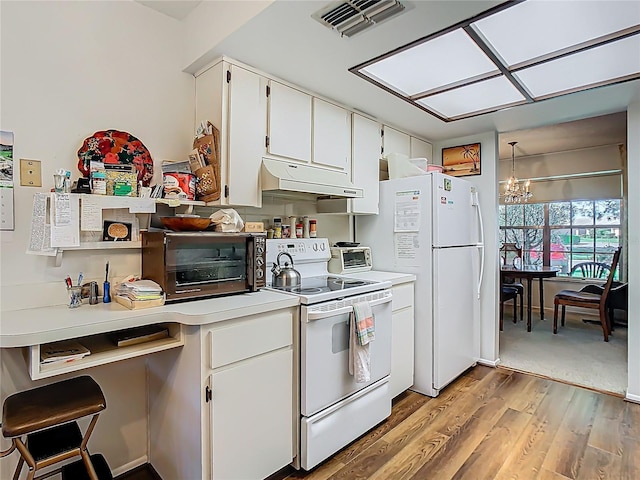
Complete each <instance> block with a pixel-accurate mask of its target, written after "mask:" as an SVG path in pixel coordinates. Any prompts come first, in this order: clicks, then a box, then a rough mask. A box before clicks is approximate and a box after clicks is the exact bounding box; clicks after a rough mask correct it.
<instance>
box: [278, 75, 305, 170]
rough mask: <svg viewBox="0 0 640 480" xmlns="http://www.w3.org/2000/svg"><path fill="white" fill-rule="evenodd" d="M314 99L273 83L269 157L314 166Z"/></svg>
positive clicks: (280, 84)
mask: <svg viewBox="0 0 640 480" xmlns="http://www.w3.org/2000/svg"><path fill="white" fill-rule="evenodd" d="M311 99H312V97H311V95H309V94H307V93H304V92H301V91H299V90H296V89H294V88H291V87H289V86H287V85H284V84H282V83H278V82H275V81H273V80H271V81H270V82H269V109H268V110H269V123H268V130H269V133H268V142H267V143H268V146H267V151H268V154H269V155H272V156H275V157H276V158H277V157H285V158H287V159H293V160H298V161H301V162H305V163H310V162H311V121H312V100H311Z"/></svg>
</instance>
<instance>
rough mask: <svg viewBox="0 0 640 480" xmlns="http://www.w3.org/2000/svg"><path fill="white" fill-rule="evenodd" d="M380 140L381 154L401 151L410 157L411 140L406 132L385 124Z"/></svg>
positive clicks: (385, 154)
mask: <svg viewBox="0 0 640 480" xmlns="http://www.w3.org/2000/svg"><path fill="white" fill-rule="evenodd" d="M382 142H383V144H382V147H383V153H382V154H383V155H384V156H385V157H386V156H387V155H389V154H390V153H401V154H402V155H406V156H407V157H411V140H410V136H409V135H408V134H406V133H402V132H400V131H398V130H395V129H393V128H391V127H387V126H386V125H385V126H384V135H383V137H382Z"/></svg>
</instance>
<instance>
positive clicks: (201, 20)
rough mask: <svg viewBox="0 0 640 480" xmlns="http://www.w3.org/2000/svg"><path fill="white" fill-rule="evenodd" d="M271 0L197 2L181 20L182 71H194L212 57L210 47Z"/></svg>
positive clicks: (269, 3)
mask: <svg viewBox="0 0 640 480" xmlns="http://www.w3.org/2000/svg"><path fill="white" fill-rule="evenodd" d="M271 3H273V0H256V1H254V0H243V1H238V0H229V1H220V0H217V1H215V2H212V1H206V0H205V1H204V2H202V3H200V5H198V6H197V7H196V8H195V9H194V10H193V11H192V12H191V13H190V14H189V15H188V16H187V18H185V19H184V21H183V22H182V24H183V28H184V38H185V52H184V55H183V58H184V67H185V69H186V70H185V71H188V72H191V73H196V72H197V71H198V70H200V69H201V68H203V67H204V66H205V65H206V64H207V63H209V62H211V61H212V60H214V59H215V58H216V57H217V56H218V55H217V54H214V53H212V50H213V47H215V45H217V44H218V43H220V42H221V41H222V40H223V39H224V38H226V37H227V36H228V35H230V34H231V33H233V32H234V31H235V30H236V29H238V28H239V27H240V26H242V25H243V24H245V23H246V22H247V21H249V20H250V19H251V18H253V17H254V16H255V15H257V14H258V13H260V12H261V11H262V10H264V9H265V8H267V7H268V6H269V5H271ZM256 41H259V40H256Z"/></svg>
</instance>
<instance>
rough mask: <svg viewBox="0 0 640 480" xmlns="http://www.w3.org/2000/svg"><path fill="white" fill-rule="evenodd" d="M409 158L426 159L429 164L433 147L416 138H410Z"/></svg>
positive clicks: (431, 159)
mask: <svg viewBox="0 0 640 480" xmlns="http://www.w3.org/2000/svg"><path fill="white" fill-rule="evenodd" d="M410 157H411V158H426V159H427V160H428V161H429V163H431V162H432V161H433V146H432V145H431V144H430V143H428V142H425V141H424V140H420V139H419V138H416V137H411V155H410Z"/></svg>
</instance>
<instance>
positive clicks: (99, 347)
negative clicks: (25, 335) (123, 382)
mask: <svg viewBox="0 0 640 480" xmlns="http://www.w3.org/2000/svg"><path fill="white" fill-rule="evenodd" d="M158 325H160V326H163V327H166V328H167V329H168V330H169V336H168V337H166V338H162V339H159V340H151V341H148V342H144V343H138V344H136V345H131V346H127V347H117V346H116V345H115V344H114V343H113V342H112V340H111V339H110V338H109V335H110V333H112V332H109V333H102V334H98V335H90V336H87V337H79V338H74V339H70V340H75V341H77V342H79V343H81V344H82V345H83V346H85V347H86V348H88V349H89V350H90V351H91V354H89V355H87V356H86V357H84V358H81V359H78V360H73V361H69V362H64V361H61V362H53V363H48V364H41V363H40V347H41V345H32V346H30V347H25V348H24V353H25V360H26V361H27V364H28V367H29V375H30V376H31V379H32V380H38V379H41V378H48V377H53V376H55V375H61V374H63V373H69V372H75V371H78V370H83V369H85V368H89V367H95V366H98V365H104V364H107V363H113V362H118V361H120V360H126V359H128V358H134V357H139V356H142V355H149V354H150V353H155V352H161V351H163V350H168V349H171V348H177V347H181V346H183V345H184V337H183V335H182V325H181V324H179V323H160V324H158ZM66 341H68V340H65V342H66Z"/></svg>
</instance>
